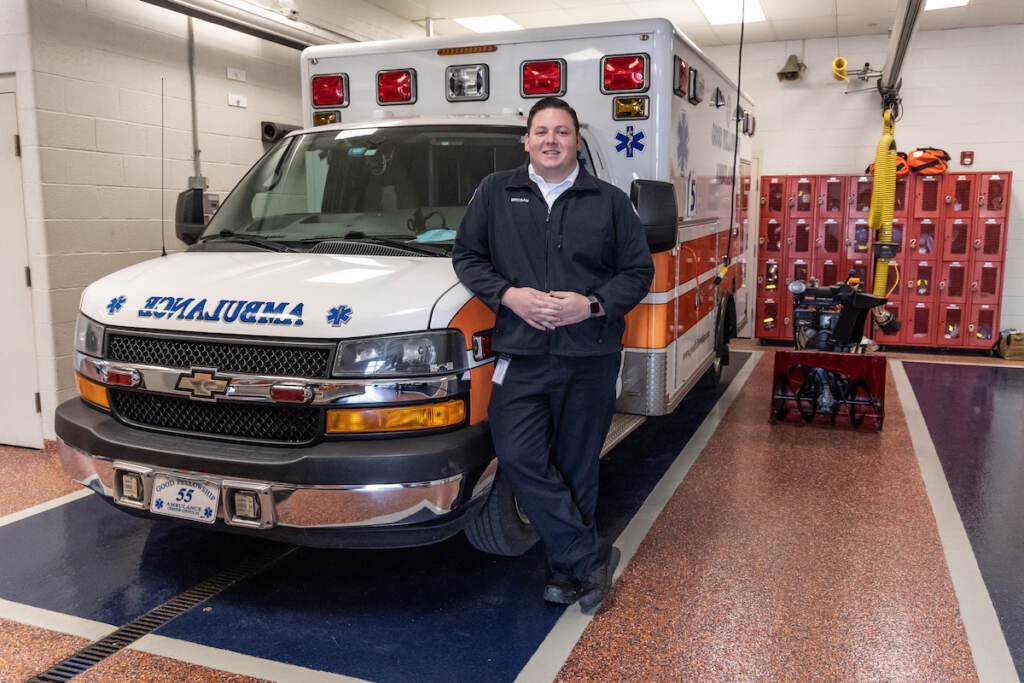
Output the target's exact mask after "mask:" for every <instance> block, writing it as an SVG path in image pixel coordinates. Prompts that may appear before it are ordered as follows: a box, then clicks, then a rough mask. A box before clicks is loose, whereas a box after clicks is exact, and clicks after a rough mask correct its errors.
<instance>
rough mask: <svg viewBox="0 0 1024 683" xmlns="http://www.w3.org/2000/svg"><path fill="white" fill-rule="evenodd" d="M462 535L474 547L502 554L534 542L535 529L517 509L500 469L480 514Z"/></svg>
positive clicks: (520, 551)
mask: <svg viewBox="0 0 1024 683" xmlns="http://www.w3.org/2000/svg"><path fill="white" fill-rule="evenodd" d="M466 538H467V539H468V540H469V542H470V544H471V545H472V546H473V547H474V548H476V549H477V550H480V551H483V552H485V553H490V554H492V555H503V556H505V557H518V556H519V555H522V554H524V553H525V552H526V551H527V550H529V549H530V548H532V547H533V546H534V545H536V544H537V541H538V539H539V537H538V536H537V531H536V530H535V529H534V528H533V526H532V525H531V524H530V522H529V520H527V519H526V515H524V514H523V513H522V511H520V510H519V506H518V505H517V504H516V497H515V496H514V495H512V487H511V486H509V483H508V480H507V479H505V477H503V476H501V470H500V469H499V470H498V474H497V475H496V476H495V477H494V484H493V485H492V486H491V492H490V494H489V495H488V497H487V501H486V502H485V503H484V505H483V507H482V508H481V509H480V513H479V514H477V515H476V516H475V517H474V518H473V519H472V520H470V522H469V524H468V525H467V526H466Z"/></svg>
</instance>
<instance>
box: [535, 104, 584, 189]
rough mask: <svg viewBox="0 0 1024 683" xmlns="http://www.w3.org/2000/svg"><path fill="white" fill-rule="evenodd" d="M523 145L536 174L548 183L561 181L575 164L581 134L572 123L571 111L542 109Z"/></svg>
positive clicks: (537, 114) (536, 116) (536, 114)
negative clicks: (578, 133)
mask: <svg viewBox="0 0 1024 683" xmlns="http://www.w3.org/2000/svg"><path fill="white" fill-rule="evenodd" d="M523 146H524V147H525V148H526V151H527V153H528V154H529V155H530V163H531V164H533V170H534V171H536V173H537V175H539V176H540V177H541V178H543V179H544V180H546V181H548V182H549V183H558V182H561V181H563V180H565V179H566V177H567V176H568V175H569V174H570V173H572V170H573V169H574V168H576V152H577V151H579V148H580V136H579V135H577V133H576V129H575V128H574V127H573V125H572V116H570V115H569V112H567V111H565V110H564V109H541V110H540V111H538V112H537V113H535V114H534V115H533V121H532V122H531V124H530V130H529V131H527V133H526V138H525V140H524V143H523Z"/></svg>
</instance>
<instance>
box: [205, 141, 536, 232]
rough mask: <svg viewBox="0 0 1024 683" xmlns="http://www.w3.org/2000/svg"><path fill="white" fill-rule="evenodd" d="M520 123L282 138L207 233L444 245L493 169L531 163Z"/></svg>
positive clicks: (250, 174) (225, 206) (212, 222)
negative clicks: (475, 191) (527, 161)
mask: <svg viewBox="0 0 1024 683" xmlns="http://www.w3.org/2000/svg"><path fill="white" fill-rule="evenodd" d="M526 158H527V156H526V152H525V151H524V150H523V129H521V128H517V127H512V126H504V127H502V126H485V125H467V124H461V125H457V126H455V125H452V126H408V127H380V128H371V127H367V128H358V129H349V130H342V131H338V130H332V131H323V132H313V133H307V134H305V135H299V136H295V137H291V138H285V139H284V140H282V141H281V142H280V143H278V144H277V146H275V147H274V148H273V149H272V150H271V151H270V152H269V153H267V154H266V155H265V156H264V157H263V158H262V159H260V161H259V162H257V164H256V165H255V166H254V167H253V168H252V169H251V170H250V171H249V173H248V174H246V176H245V177H244V178H243V179H242V181H241V182H240V183H239V184H238V187H236V188H235V190H234V191H233V192H232V193H231V194H230V196H228V198H227V199H226V200H225V201H224V203H223V205H222V206H221V207H220V209H219V210H218V211H217V213H216V214H215V215H214V217H213V218H212V219H211V221H210V224H209V225H208V226H207V229H206V231H205V232H204V233H203V237H202V238H201V239H202V240H203V241H208V240H216V239H221V240H228V241H236V242H239V243H245V244H253V243H254V242H255V240H257V239H259V240H272V241H274V242H282V243H285V244H288V245H290V246H292V247H293V248H295V247H298V248H301V249H305V248H312V247H313V246H314V245H315V244H316V243H318V242H320V241H323V240H340V239H363V238H368V239H380V240H400V241H402V242H408V243H410V244H412V245H415V244H417V243H420V244H423V243H433V242H438V243H447V244H449V245H450V244H451V241H452V240H453V239H454V237H455V230H456V229H457V228H458V226H459V221H460V220H461V219H462V215H463V214H464V213H465V207H466V203H467V202H468V201H469V199H470V197H472V195H473V191H474V190H475V189H476V186H477V185H478V184H479V183H480V181H481V180H482V179H483V178H484V176H486V175H487V174H489V173H492V172H494V171H500V170H505V169H510V168H514V167H516V166H519V165H521V164H523V163H525V161H526Z"/></svg>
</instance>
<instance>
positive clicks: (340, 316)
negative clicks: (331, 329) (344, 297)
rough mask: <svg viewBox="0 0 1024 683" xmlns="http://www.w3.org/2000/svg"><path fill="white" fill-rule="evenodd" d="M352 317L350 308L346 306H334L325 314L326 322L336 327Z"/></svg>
mask: <svg viewBox="0 0 1024 683" xmlns="http://www.w3.org/2000/svg"><path fill="white" fill-rule="evenodd" d="M351 319H352V309H351V308H349V307H348V306H344V305H343V306H335V307H334V308H332V309H331V310H330V312H329V313H328V314H327V322H329V323H330V324H332V325H334V326H335V327H338V326H339V325H341V324H342V323H347V322H348V321H349V320H351Z"/></svg>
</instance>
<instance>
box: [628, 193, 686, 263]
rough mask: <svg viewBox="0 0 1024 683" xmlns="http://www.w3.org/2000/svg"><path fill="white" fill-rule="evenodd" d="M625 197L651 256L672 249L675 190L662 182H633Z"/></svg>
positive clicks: (674, 226)
mask: <svg viewBox="0 0 1024 683" xmlns="http://www.w3.org/2000/svg"><path fill="white" fill-rule="evenodd" d="M629 198H630V200H632V202H633V206H635V207H636V212H637V214H639V216H640V223H641V224H642V225H643V226H644V232H645V233H647V245H648V246H649V247H650V249H651V253H652V254H654V253H657V252H659V251H668V250H669V249H672V248H673V247H675V246H676V225H677V220H678V217H679V215H678V213H677V211H676V189H675V187H674V186H673V185H672V183H667V182H664V181H662V180H634V181H633V184H632V185H630V187H629Z"/></svg>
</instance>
